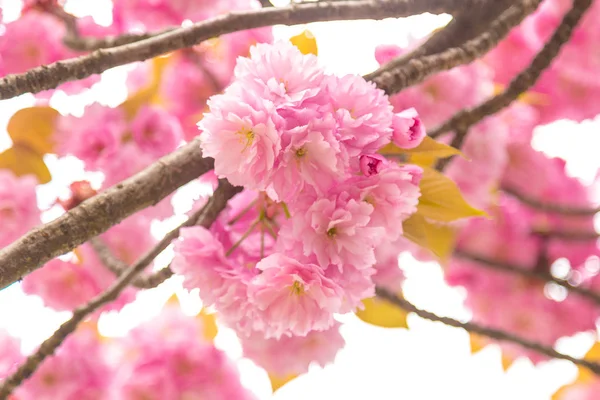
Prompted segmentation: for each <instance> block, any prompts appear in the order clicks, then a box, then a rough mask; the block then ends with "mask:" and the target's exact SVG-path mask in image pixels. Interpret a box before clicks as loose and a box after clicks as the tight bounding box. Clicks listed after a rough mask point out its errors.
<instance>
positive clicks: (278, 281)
mask: <svg viewBox="0 0 600 400" xmlns="http://www.w3.org/2000/svg"><path fill="white" fill-rule="evenodd" d="M256 268H257V269H258V270H260V271H262V272H261V273H260V274H259V275H256V276H255V277H254V278H253V279H252V280H251V281H250V284H249V286H248V297H249V300H250V302H251V303H252V304H253V305H254V306H255V307H256V308H257V309H258V310H259V312H258V315H259V317H260V318H261V319H262V320H263V321H264V331H265V332H264V334H265V336H266V337H268V338H269V337H275V338H279V337H281V336H282V335H290V334H291V335H306V334H307V333H308V332H310V331H311V330H314V329H315V330H323V329H326V328H329V327H330V326H331V325H332V324H333V313H334V312H337V311H338V310H339V308H340V306H341V295H342V292H341V289H340V287H339V286H338V285H336V284H335V283H334V282H333V281H332V280H330V279H328V278H326V277H325V275H324V274H323V270H322V269H321V268H320V267H319V266H317V265H315V264H311V263H301V262H299V261H296V260H295V259H293V258H290V257H288V256H285V255H283V254H281V253H274V254H271V255H270V256H267V257H265V258H264V259H263V260H262V261H260V262H259V263H258V264H256Z"/></svg>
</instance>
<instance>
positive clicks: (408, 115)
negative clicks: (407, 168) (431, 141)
mask: <svg viewBox="0 0 600 400" xmlns="http://www.w3.org/2000/svg"><path fill="white" fill-rule="evenodd" d="M392 125H393V127H394V132H393V134H392V141H393V142H394V144H395V145H396V146H398V147H400V148H401V149H414V148H415V147H417V146H418V145H420V144H421V142H422V141H423V139H424V138H425V136H427V132H425V127H424V126H423V123H422V122H421V119H420V118H419V114H418V113H417V110H415V109H414V108H409V109H407V110H404V111H401V112H399V113H396V114H394V119H393V123H392Z"/></svg>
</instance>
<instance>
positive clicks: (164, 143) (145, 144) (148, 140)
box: [131, 106, 182, 157]
mask: <svg viewBox="0 0 600 400" xmlns="http://www.w3.org/2000/svg"><path fill="white" fill-rule="evenodd" d="M131 132H132V136H133V140H134V141H135V143H136V144H137V145H138V147H139V148H140V149H141V150H142V151H144V152H146V153H148V154H150V155H152V156H154V157H161V156H164V155H166V154H168V153H170V152H172V151H173V150H175V148H176V147H177V145H179V143H180V142H181V139H182V131H181V126H180V125H179V121H178V120H177V119H176V118H175V117H173V116H172V115H171V114H169V113H168V112H166V111H164V110H162V109H160V108H156V107H148V106H146V107H142V108H141V109H140V111H138V113H137V115H136V117H135V118H134V119H133V121H132V122H131Z"/></svg>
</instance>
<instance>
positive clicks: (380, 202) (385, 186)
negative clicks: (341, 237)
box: [344, 163, 422, 241]
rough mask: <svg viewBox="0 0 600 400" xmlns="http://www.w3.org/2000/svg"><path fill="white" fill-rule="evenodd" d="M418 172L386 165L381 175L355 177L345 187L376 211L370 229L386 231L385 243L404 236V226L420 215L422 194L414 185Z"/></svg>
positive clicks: (413, 166)
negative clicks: (406, 222)
mask: <svg viewBox="0 0 600 400" xmlns="http://www.w3.org/2000/svg"><path fill="white" fill-rule="evenodd" d="M419 170H420V168H419V167H417V166H415V165H410V166H404V165H402V166H398V165H396V164H393V163H387V164H385V166H384V167H382V168H381V171H380V172H379V173H378V174H375V175H371V176H356V177H352V178H350V179H349V180H348V181H347V182H345V183H344V187H345V188H347V190H348V191H357V192H358V193H359V196H360V199H362V200H363V201H364V202H366V203H368V204H370V205H371V206H372V207H373V212H372V213H371V215H370V221H369V225H368V226H370V227H379V228H383V229H385V232H386V240H392V241H394V240H396V239H397V238H398V237H399V236H400V235H401V234H402V223H401V222H402V221H404V220H405V219H407V218H408V217H410V216H411V215H412V214H413V213H415V212H416V211H417V204H418V203H419V197H420V195H421V192H420V190H419V186H418V184H415V183H414V182H415V180H416V177H417V176H418V174H419ZM421 173H422V172H421Z"/></svg>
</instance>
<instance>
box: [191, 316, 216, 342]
mask: <svg viewBox="0 0 600 400" xmlns="http://www.w3.org/2000/svg"><path fill="white" fill-rule="evenodd" d="M215 315H216V314H214V313H212V314H209V313H208V312H206V310H205V309H204V308H203V309H202V310H200V312H199V313H198V315H197V316H196V318H198V319H199V320H200V321H201V322H202V333H203V334H204V338H205V339H206V340H208V341H210V342H212V341H213V340H214V339H215V337H216V336H217V333H219V328H218V327H217V320H216V318H215Z"/></svg>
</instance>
